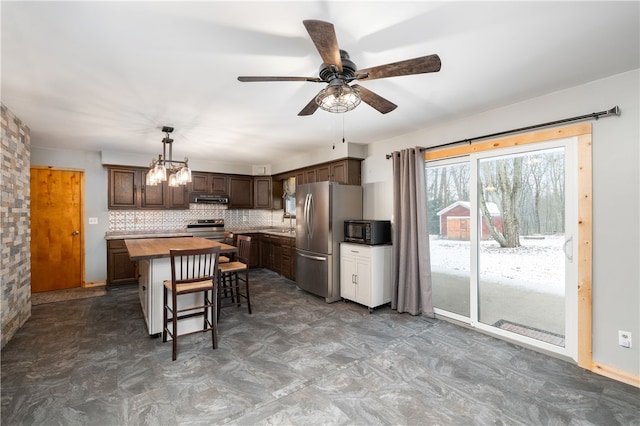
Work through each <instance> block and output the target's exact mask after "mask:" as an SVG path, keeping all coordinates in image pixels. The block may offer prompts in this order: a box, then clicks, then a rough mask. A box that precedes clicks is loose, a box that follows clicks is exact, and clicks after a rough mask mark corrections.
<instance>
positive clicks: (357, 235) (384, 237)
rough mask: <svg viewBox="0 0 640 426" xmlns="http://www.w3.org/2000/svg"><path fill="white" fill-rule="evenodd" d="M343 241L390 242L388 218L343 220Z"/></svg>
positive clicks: (389, 222) (373, 243)
mask: <svg viewBox="0 0 640 426" xmlns="http://www.w3.org/2000/svg"><path fill="white" fill-rule="evenodd" d="M344 241H345V242H348V243H358V244H367V245H372V246H373V245H379V244H390V243H391V221H390V220H366V219H365V220H345V221H344Z"/></svg>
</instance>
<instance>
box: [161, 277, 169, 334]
mask: <svg viewBox="0 0 640 426" xmlns="http://www.w3.org/2000/svg"><path fill="white" fill-rule="evenodd" d="M163 290H164V296H163V300H164V304H163V305H162V319H163V321H162V322H163V324H164V327H162V342H163V343H165V342H166V341H167V315H168V313H167V288H166V287H163Z"/></svg>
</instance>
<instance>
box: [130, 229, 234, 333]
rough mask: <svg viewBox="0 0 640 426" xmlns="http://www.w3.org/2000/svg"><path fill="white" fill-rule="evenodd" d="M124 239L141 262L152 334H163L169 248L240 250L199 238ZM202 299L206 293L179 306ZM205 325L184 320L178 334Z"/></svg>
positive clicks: (185, 298)
mask: <svg viewBox="0 0 640 426" xmlns="http://www.w3.org/2000/svg"><path fill="white" fill-rule="evenodd" d="M124 242H125V245H126V246H127V250H128V252H129V257H130V258H131V260H134V261H137V262H138V269H139V273H140V279H139V281H138V295H139V297H140V304H141V306H142V312H143V314H144V319H145V321H146V323H147V329H148V331H149V334H150V335H152V336H156V335H159V334H160V333H162V328H163V316H162V310H163V303H164V301H163V285H164V284H163V283H164V281H165V280H170V279H171V258H170V257H169V250H171V249H198V248H208V247H220V253H234V252H236V251H237V250H238V249H237V247H234V246H231V245H228V244H224V243H221V242H218V241H211V240H206V239H204V238H197V237H179V238H143V239H127V240H125V241H124ZM201 298H202V294H197V293H196V294H191V295H184V296H181V299H180V301H179V306H178V307H180V305H182V303H184V305H185V306H190V305H193V304H195V303H199V302H202V300H198V299H201ZM201 326H202V319H200V318H191V319H189V320H184V321H182V322H181V323H180V324H178V333H179V334H183V333H188V332H190V331H195V330H198V329H199V328H201Z"/></svg>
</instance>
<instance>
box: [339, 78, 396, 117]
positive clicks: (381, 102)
mask: <svg viewBox="0 0 640 426" xmlns="http://www.w3.org/2000/svg"><path fill="white" fill-rule="evenodd" d="M351 87H353V88H354V89H358V90H359V91H360V99H362V100H363V101H364V102H365V103H367V104H369V105H371V106H372V107H373V108H375V109H377V110H378V111H380V112H381V113H382V114H386V113H388V112H391V111H393V110H394V109H396V108H397V107H398V105H396V104H394V103H393V102H390V101H388V100H386V99H385V98H383V97H382V96H380V95H378V94H376V93H374V92H372V91H371V90H369V89H367V88H365V87H362V86H360V85H359V84H354V85H353V86H351Z"/></svg>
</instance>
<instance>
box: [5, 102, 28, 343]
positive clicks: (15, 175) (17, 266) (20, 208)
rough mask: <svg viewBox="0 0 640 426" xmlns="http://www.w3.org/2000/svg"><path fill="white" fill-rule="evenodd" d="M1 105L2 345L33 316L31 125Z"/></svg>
mask: <svg viewBox="0 0 640 426" xmlns="http://www.w3.org/2000/svg"><path fill="white" fill-rule="evenodd" d="M0 109H1V114H0V119H1V120H2V122H1V127H2V139H1V146H0V158H1V160H2V167H1V175H0V238H1V239H2V258H1V260H0V290H1V291H0V302H1V304H2V306H1V308H2V309H1V310H0V317H1V318H0V319H1V321H2V330H1V333H2V334H1V335H0V347H4V345H5V344H6V343H7V342H8V341H9V340H11V338H12V337H13V335H14V334H15V332H16V331H17V330H18V329H19V328H20V327H21V326H22V325H23V324H24V323H25V321H27V319H28V318H29V316H31V261H30V257H31V251H30V241H31V231H30V228H29V208H30V190H29V177H30V171H29V168H30V165H31V161H30V156H31V141H30V136H29V128H28V127H27V125H26V124H24V123H23V122H22V121H21V120H20V119H19V118H18V117H16V116H15V115H14V114H13V113H12V112H11V111H10V110H9V109H8V108H7V107H6V106H5V105H4V104H1V105H0Z"/></svg>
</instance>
